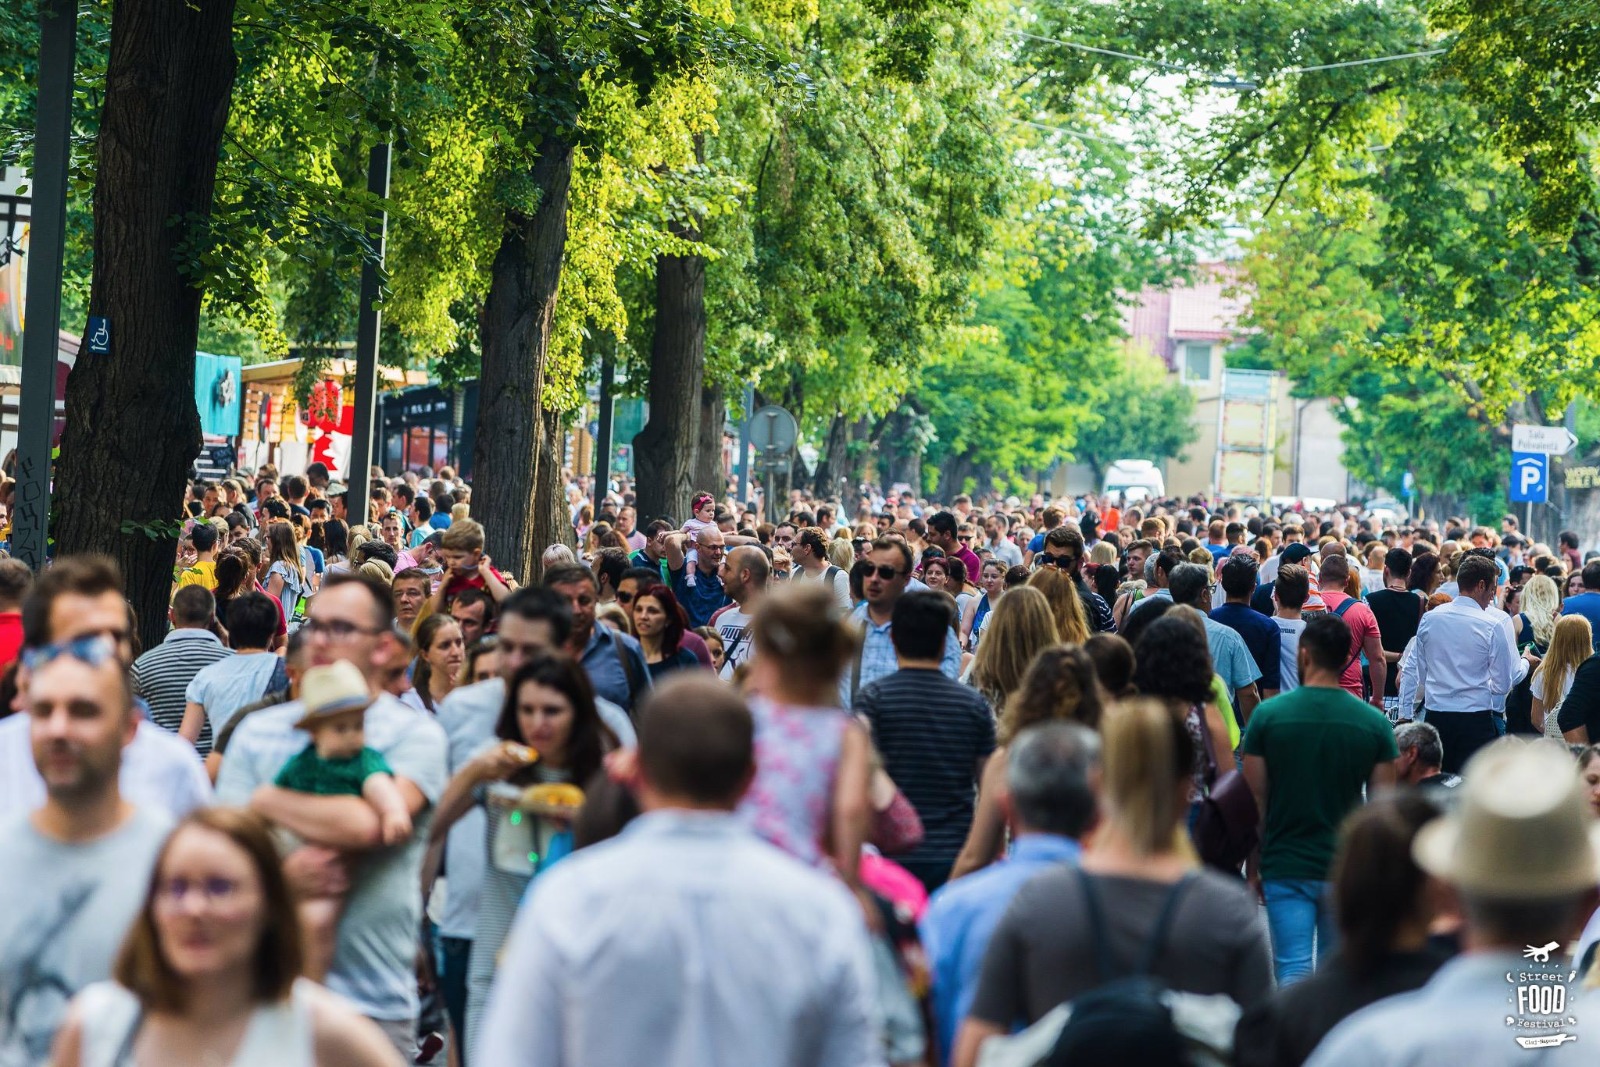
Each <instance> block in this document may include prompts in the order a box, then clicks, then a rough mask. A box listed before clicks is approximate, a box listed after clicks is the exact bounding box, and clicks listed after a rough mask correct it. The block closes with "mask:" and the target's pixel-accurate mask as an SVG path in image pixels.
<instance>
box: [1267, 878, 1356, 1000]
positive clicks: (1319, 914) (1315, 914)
mask: <svg viewBox="0 0 1600 1067" xmlns="http://www.w3.org/2000/svg"><path fill="white" fill-rule="evenodd" d="M1261 892H1262V896H1264V897H1265V898H1266V901H1267V926H1268V929H1269V930H1270V931H1271V934H1272V966H1273V971H1274V972H1275V973H1276V974H1277V977H1278V985H1280V986H1286V985H1289V984H1290V983H1291V982H1296V981H1299V980H1300V979H1301V978H1304V977H1305V976H1306V975H1308V974H1310V973H1311V968H1312V964H1313V961H1314V960H1319V959H1327V958H1328V957H1329V956H1330V955H1332V954H1333V949H1334V943H1335V941H1336V940H1337V930H1338V927H1337V926H1336V925H1335V924H1334V921H1333V902H1332V901H1331V900H1329V899H1328V883H1327V882H1323V881H1314V880H1312V879H1303V878H1284V879H1277V880H1272V881H1264V882H1262V883H1261Z"/></svg>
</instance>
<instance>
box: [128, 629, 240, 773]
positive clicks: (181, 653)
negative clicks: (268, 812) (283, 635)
mask: <svg viewBox="0 0 1600 1067" xmlns="http://www.w3.org/2000/svg"><path fill="white" fill-rule="evenodd" d="M231 655H233V652H232V651H231V650H230V649H227V648H224V647H223V644H222V642H221V641H218V640H217V635H216V634H214V633H212V632H211V631H210V630H195V629H188V628H185V629H182V630H173V631H172V632H171V633H169V634H167V638H166V640H165V641H162V642H161V643H160V644H159V645H157V646H156V647H155V648H152V649H151V650H150V651H148V652H146V653H145V654H144V655H142V656H140V657H139V658H138V659H136V660H134V661H133V671H132V675H133V691H134V692H135V693H136V694H138V695H139V696H142V697H144V699H145V702H146V703H148V704H149V705H150V718H151V721H153V722H154V723H155V724H156V725H157V726H159V727H161V728H162V729H163V730H166V731H168V732H169V733H177V732H178V727H179V726H182V725H183V706H184V693H185V692H186V691H187V690H188V688H189V683H190V682H191V681H193V680H194V676H195V675H197V674H199V673H200V671H201V669H202V668H205V667H209V666H211V664H213V663H215V662H217V661H218V660H220V659H227V658H228V657H229V656H231ZM194 747H195V749H196V750H197V751H198V752H199V753H200V754H201V755H202V756H204V755H205V754H206V753H207V752H210V751H211V724H210V723H206V724H205V725H203V726H201V727H200V737H199V739H198V740H197V741H196V742H195V746H194Z"/></svg>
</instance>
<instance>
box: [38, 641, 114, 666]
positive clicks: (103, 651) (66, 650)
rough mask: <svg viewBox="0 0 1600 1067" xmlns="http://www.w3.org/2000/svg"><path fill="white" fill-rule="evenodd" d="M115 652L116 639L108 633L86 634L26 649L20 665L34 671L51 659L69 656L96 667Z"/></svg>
mask: <svg viewBox="0 0 1600 1067" xmlns="http://www.w3.org/2000/svg"><path fill="white" fill-rule="evenodd" d="M116 654H117V641H116V639H115V638H113V637H112V636H111V635H110V634H88V635H86V636H84V637H75V638H73V639H72V640H71V641H62V642H60V643H58V644H54V645H42V646H40V647H39V648H30V649H26V650H25V651H24V652H23V653H22V665H23V666H24V667H26V668H28V670H30V671H36V670H38V669H39V668H40V667H43V666H44V665H45V664H47V663H49V662H51V661H52V660H55V659H59V658H60V657H62V656H71V657H72V658H73V659H75V660H78V661H79V662H80V663H87V664H88V665H89V666H91V667H98V666H100V665H101V664H102V663H104V662H106V661H107V660H109V659H111V658H112V657H114V656H115V655H116Z"/></svg>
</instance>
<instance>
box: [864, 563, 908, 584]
mask: <svg viewBox="0 0 1600 1067" xmlns="http://www.w3.org/2000/svg"><path fill="white" fill-rule="evenodd" d="M870 573H872V574H876V575H877V576H878V577H879V578H882V579H883V580H884V581H886V582H892V581H894V580H895V579H896V578H898V577H900V576H901V575H902V574H905V573H907V572H906V571H901V570H896V569H895V568H893V567H886V566H884V565H883V564H881V563H880V564H878V565H877V566H876V567H873V568H872V571H871V572H870Z"/></svg>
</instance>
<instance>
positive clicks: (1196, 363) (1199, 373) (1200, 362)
mask: <svg viewBox="0 0 1600 1067" xmlns="http://www.w3.org/2000/svg"><path fill="white" fill-rule="evenodd" d="M1211 352H1212V347H1211V346H1210V345H1208V344H1194V343H1192V342H1191V343H1189V344H1186V345H1184V346H1183V358H1182V361H1181V363H1180V366H1181V367H1182V369H1183V380H1184V381H1186V382H1209V381H1210V380H1211Z"/></svg>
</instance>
